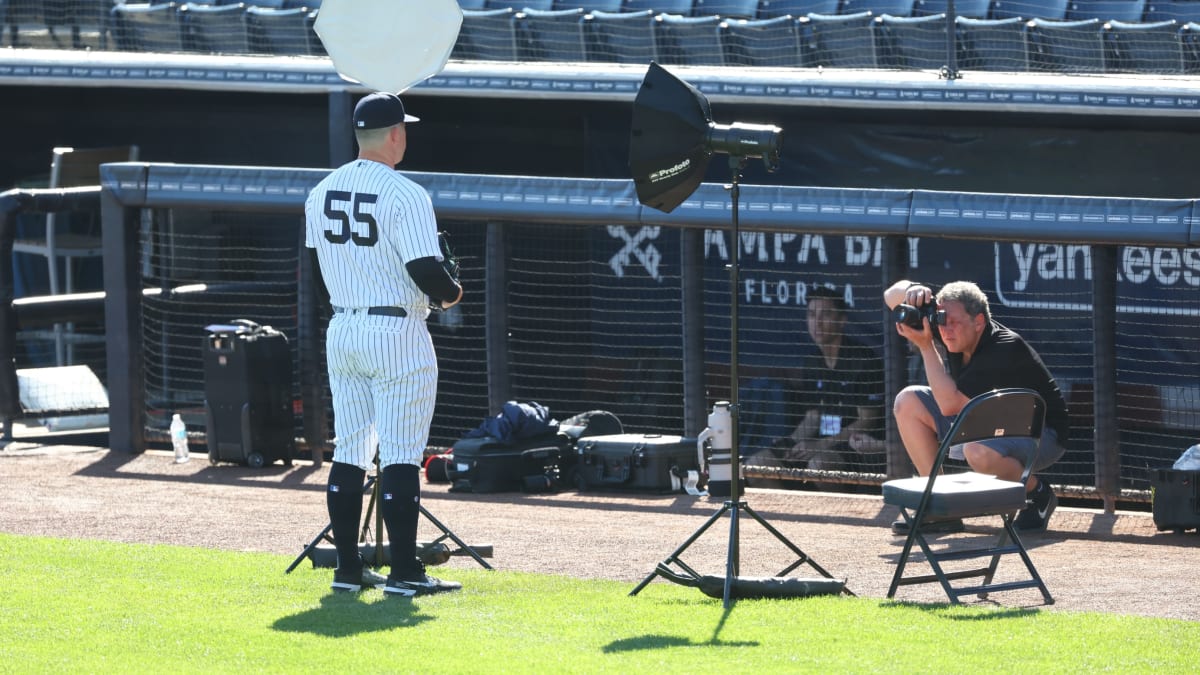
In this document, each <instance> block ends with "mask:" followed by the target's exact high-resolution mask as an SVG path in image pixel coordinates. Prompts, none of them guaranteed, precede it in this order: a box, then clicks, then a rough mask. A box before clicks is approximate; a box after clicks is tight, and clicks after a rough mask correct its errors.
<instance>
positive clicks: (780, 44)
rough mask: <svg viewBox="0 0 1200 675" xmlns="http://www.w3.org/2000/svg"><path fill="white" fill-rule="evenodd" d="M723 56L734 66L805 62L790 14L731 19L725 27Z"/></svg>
mask: <svg viewBox="0 0 1200 675" xmlns="http://www.w3.org/2000/svg"><path fill="white" fill-rule="evenodd" d="M724 38H725V58H726V60H727V62H728V63H729V65H734V66H766V67H779V68H795V67H799V66H803V65H805V63H804V60H803V59H802V58H801V51H800V30H799V25H798V23H797V21H796V19H794V18H793V17H790V16H777V17H775V18H773V19H754V20H752V21H739V20H731V21H728V22H726V27H725V35H724Z"/></svg>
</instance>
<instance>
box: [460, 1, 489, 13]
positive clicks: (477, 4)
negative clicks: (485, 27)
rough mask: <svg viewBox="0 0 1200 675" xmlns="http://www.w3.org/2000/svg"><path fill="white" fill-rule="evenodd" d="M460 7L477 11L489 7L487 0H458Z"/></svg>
mask: <svg viewBox="0 0 1200 675" xmlns="http://www.w3.org/2000/svg"><path fill="white" fill-rule="evenodd" d="M458 8H459V9H471V10H476V11H478V10H481V9H487V0H458Z"/></svg>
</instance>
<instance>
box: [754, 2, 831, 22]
mask: <svg viewBox="0 0 1200 675" xmlns="http://www.w3.org/2000/svg"><path fill="white" fill-rule="evenodd" d="M841 2H842V0H762V2H761V3H759V5H758V18H760V19H774V18H775V17H778V16H794V17H796V18H800V17H802V16H808V15H809V14H837V13H838V5H840V4H841Z"/></svg>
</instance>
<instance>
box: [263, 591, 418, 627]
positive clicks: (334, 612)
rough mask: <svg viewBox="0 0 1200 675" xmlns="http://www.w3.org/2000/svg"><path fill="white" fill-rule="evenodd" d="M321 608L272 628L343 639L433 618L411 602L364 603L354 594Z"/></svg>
mask: <svg viewBox="0 0 1200 675" xmlns="http://www.w3.org/2000/svg"><path fill="white" fill-rule="evenodd" d="M320 602H321V605H320V606H319V607H314V608H312V609H308V610H305V611H303V612H300V613H298V614H293V615H291V616H285V617H282V618H280V619H278V620H276V621H275V623H274V624H272V628H274V629H275V630H278V631H282V632H285V633H312V634H313V635H324V636H326V637H346V636H350V635H358V634H360V633H374V632H379V631H386V630H391V629H393V628H402V627H407V626H416V625H419V624H422V623H424V622H426V621H431V620H433V619H434V617H432V616H430V615H428V614H421V608H420V607H418V606H417V605H415V604H413V602H412V601H411V600H408V599H400V598H378V599H376V600H375V601H373V602H370V601H365V599H364V597H363V596H361V595H356V594H353V593H329V594H328V595H325V596H323V597H322V598H321V601H320Z"/></svg>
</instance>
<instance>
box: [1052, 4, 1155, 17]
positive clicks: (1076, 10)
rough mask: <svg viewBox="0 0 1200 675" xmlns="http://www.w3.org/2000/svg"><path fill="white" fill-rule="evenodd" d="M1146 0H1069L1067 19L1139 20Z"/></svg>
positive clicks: (1144, 8) (1143, 11)
mask: <svg viewBox="0 0 1200 675" xmlns="http://www.w3.org/2000/svg"><path fill="white" fill-rule="evenodd" d="M1145 10H1146V0H1071V1H1070V2H1069V3H1068V4H1067V16H1066V19H1067V21H1078V20H1080V19H1100V20H1101V21H1109V20H1111V19H1115V20H1117V21H1125V22H1134V21H1141V20H1142V14H1143V13H1145Z"/></svg>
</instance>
